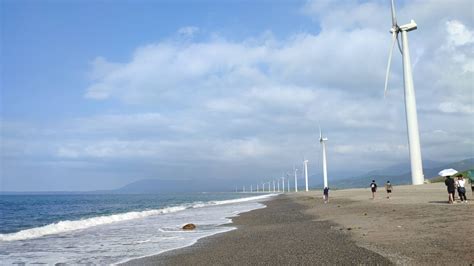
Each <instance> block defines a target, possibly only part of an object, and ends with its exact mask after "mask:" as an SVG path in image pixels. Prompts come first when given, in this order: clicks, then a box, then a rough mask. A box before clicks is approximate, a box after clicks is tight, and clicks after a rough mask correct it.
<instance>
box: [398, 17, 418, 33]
mask: <svg viewBox="0 0 474 266" xmlns="http://www.w3.org/2000/svg"><path fill="white" fill-rule="evenodd" d="M417 28H418V26H417V25H416V23H415V21H414V20H413V19H412V20H411V22H410V23H408V24H405V25H402V26H400V29H401V30H403V31H412V30H416V29H417Z"/></svg>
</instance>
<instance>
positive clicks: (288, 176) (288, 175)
mask: <svg viewBox="0 0 474 266" xmlns="http://www.w3.org/2000/svg"><path fill="white" fill-rule="evenodd" d="M286 181H287V185H288V192H290V174H289V173H287V174H286Z"/></svg>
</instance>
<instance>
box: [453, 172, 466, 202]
mask: <svg viewBox="0 0 474 266" xmlns="http://www.w3.org/2000/svg"><path fill="white" fill-rule="evenodd" d="M465 185H466V181H464V177H463V176H462V175H460V176H458V180H456V186H457V187H458V195H459V198H460V199H461V202H466V203H467V198H466V188H465Z"/></svg>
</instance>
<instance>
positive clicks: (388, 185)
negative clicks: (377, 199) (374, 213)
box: [385, 181, 393, 199]
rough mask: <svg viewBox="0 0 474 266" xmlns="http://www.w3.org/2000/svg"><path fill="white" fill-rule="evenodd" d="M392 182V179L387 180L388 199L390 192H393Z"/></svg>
mask: <svg viewBox="0 0 474 266" xmlns="http://www.w3.org/2000/svg"><path fill="white" fill-rule="evenodd" d="M392 189H393V188H392V184H391V183H390V181H387V184H385V190H386V191H387V199H390V194H392Z"/></svg>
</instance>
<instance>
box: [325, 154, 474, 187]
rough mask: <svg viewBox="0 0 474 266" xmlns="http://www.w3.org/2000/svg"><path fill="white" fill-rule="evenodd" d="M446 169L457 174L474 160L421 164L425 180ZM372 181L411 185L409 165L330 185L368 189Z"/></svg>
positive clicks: (473, 162)
mask: <svg viewBox="0 0 474 266" xmlns="http://www.w3.org/2000/svg"><path fill="white" fill-rule="evenodd" d="M447 168H453V169H456V170H458V171H459V172H462V171H466V170H470V169H474V158H469V159H465V160H462V161H457V162H452V163H440V162H435V161H424V162H423V173H424V175H425V179H431V178H434V177H437V176H438V173H439V171H441V170H443V169H447ZM372 180H375V181H376V182H378V183H379V184H383V183H385V182H387V181H390V182H391V183H392V184H396V185H407V184H411V172H410V164H409V163H406V164H397V165H393V166H390V167H387V168H384V169H380V170H374V171H370V172H367V173H366V174H363V175H358V176H354V177H350V178H343V179H340V180H334V181H333V182H331V184H330V185H331V187H333V188H359V187H368V186H369V184H370V182H371V181H372ZM318 185H319V187H321V186H322V183H319V184H318Z"/></svg>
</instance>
